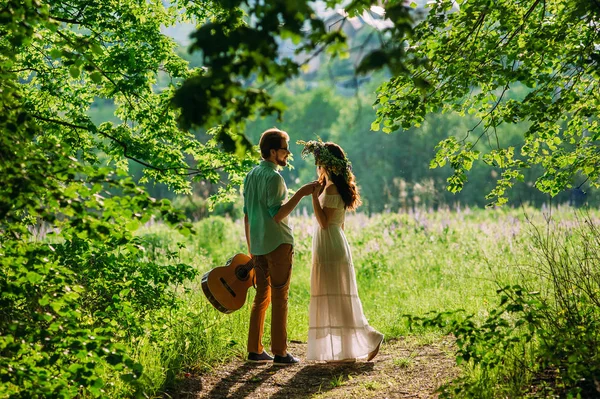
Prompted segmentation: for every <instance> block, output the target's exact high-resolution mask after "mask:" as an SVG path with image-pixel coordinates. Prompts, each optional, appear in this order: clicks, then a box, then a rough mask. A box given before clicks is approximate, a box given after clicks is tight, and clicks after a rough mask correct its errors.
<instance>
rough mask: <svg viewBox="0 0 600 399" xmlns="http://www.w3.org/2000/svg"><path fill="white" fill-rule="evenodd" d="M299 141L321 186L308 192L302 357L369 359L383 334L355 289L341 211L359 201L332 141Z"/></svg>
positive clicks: (350, 175) (347, 164) (345, 163)
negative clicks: (309, 260)
mask: <svg viewBox="0 0 600 399" xmlns="http://www.w3.org/2000/svg"><path fill="white" fill-rule="evenodd" d="M299 143H300V144H304V146H305V147H304V149H303V150H302V155H303V156H306V155H308V154H310V153H312V154H313V155H314V157H315V163H316V165H317V173H318V175H319V181H320V182H321V183H322V187H321V189H320V190H319V189H317V190H315V191H314V192H313V208H314V211H315V217H316V219H317V222H318V223H317V224H316V225H315V229H314V234H313V267H312V272H311V287H310V291H311V296H310V312H309V314H310V316H309V319H310V320H309V331H308V350H307V356H306V357H307V360H314V361H325V362H352V361H355V360H356V359H363V358H366V360H367V361H370V360H372V359H373V358H374V357H375V355H377V353H378V351H379V347H380V345H381V342H382V341H383V334H381V333H379V332H377V331H375V329H373V328H372V327H371V326H369V323H368V322H367V319H366V318H365V316H364V314H363V309H362V305H361V302H360V299H359V297H358V291H357V288H356V276H355V274H354V266H353V264H352V255H351V253H350V247H349V246H348V241H346V236H345V235H344V218H345V214H346V209H348V210H354V209H356V207H358V206H359V205H360V203H361V201H360V195H359V193H358V189H357V187H356V183H355V180H354V174H353V173H352V170H351V167H350V162H349V161H348V158H346V155H345V154H344V151H343V150H342V149H341V148H340V146H338V145H337V144H334V143H329V142H328V143H323V142H322V141H309V142H299Z"/></svg>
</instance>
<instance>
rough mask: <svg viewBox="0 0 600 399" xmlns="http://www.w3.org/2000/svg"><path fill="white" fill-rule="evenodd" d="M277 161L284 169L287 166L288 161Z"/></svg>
mask: <svg viewBox="0 0 600 399" xmlns="http://www.w3.org/2000/svg"><path fill="white" fill-rule="evenodd" d="M276 161H277V165H279V166H281V167H284V166H287V160H286V159H276Z"/></svg>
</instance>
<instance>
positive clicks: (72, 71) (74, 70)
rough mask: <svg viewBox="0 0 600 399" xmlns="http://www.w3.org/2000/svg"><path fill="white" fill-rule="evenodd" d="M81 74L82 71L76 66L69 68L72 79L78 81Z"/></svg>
mask: <svg viewBox="0 0 600 399" xmlns="http://www.w3.org/2000/svg"><path fill="white" fill-rule="evenodd" d="M80 73H81V70H80V69H79V67H77V66H76V65H71V66H70V67H69V74H70V75H71V77H72V78H73V79H77V78H78V77H79V74H80Z"/></svg>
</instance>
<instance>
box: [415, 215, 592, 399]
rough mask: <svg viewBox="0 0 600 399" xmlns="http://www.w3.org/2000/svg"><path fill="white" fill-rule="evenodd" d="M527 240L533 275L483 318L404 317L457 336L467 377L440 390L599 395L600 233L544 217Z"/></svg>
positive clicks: (584, 221)
mask: <svg viewBox="0 0 600 399" xmlns="http://www.w3.org/2000/svg"><path fill="white" fill-rule="evenodd" d="M532 226H533V224H532ZM531 243H532V250H533V253H534V254H535V255H536V256H535V259H536V263H535V264H534V265H533V267H532V269H531V272H532V273H530V274H529V275H524V276H523V277H524V278H523V284H522V286H519V285H514V286H506V287H503V288H501V289H499V290H498V291H497V292H498V294H499V295H500V300H499V304H498V305H497V306H496V307H495V308H493V309H492V310H490V311H489V314H488V317H487V318H485V320H483V321H481V322H478V321H476V320H475V319H474V316H473V315H468V316H463V317H459V316H458V315H459V313H460V310H458V311H453V312H443V313H434V314H431V315H429V316H427V317H415V316H411V315H406V317H407V318H408V321H409V326H410V327H412V326H415V325H417V326H420V327H425V328H427V327H437V328H443V329H445V330H447V331H448V332H450V333H452V334H454V336H455V337H456V344H457V357H456V360H457V363H459V364H460V363H462V362H466V364H467V365H468V366H469V367H470V368H471V370H472V374H470V375H469V374H466V375H465V376H463V377H462V378H460V379H458V380H456V381H454V382H453V383H452V384H450V385H449V386H446V387H444V388H443V391H444V393H445V394H446V395H447V396H450V395H452V396H461V397H486V396H490V397H493V396H494V395H492V394H491V393H492V392H495V393H496V394H499V393H501V392H504V393H508V394H509V395H510V396H524V395H533V396H546V395H560V396H566V397H582V398H596V397H598V396H599V393H600V356H599V355H600V354H599V350H600V255H599V254H600V231H599V230H598V227H597V226H596V223H595V222H594V221H593V220H592V219H591V218H589V217H587V216H585V217H583V218H581V219H579V222H578V223H576V224H575V225H573V224H571V223H568V222H566V223H562V224H560V223H555V222H552V221H550V220H549V221H548V225H547V226H546V228H545V229H540V228H536V227H535V226H534V227H533V234H532V236H531ZM474 376H475V377H474Z"/></svg>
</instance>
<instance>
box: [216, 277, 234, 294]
mask: <svg viewBox="0 0 600 399" xmlns="http://www.w3.org/2000/svg"><path fill="white" fill-rule="evenodd" d="M219 280H221V284H223V287H225V289H226V290H227V291H229V293H230V294H231V295H232V296H233V297H234V298H235V297H236V295H235V292H234V291H233V290H232V289H231V287H230V286H229V284H227V281H225V280H224V279H223V277H221V278H220V279H219Z"/></svg>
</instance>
